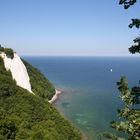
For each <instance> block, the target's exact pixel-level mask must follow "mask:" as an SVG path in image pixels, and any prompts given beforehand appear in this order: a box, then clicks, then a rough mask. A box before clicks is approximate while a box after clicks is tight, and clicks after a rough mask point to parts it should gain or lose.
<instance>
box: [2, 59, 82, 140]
mask: <svg viewBox="0 0 140 140" xmlns="http://www.w3.org/2000/svg"><path fill="white" fill-rule="evenodd" d="M29 67H30V66H29ZM29 69H33V68H28V70H29ZM35 71H36V70H35ZM33 72H34V70H33ZM36 73H37V71H36ZM34 74H35V73H34ZM39 75H40V73H39ZM37 76H38V75H36V77H37ZM39 79H40V78H39ZM34 86H35V83H34ZM52 89H53V88H52ZM52 89H51V88H50V91H51V90H52ZM41 90H43V89H41ZM34 91H35V89H34ZM39 91H40V90H38V91H37V92H39ZM35 94H36V92H35ZM41 97H42V96H41ZM41 97H40V95H39V96H36V95H33V94H31V93H29V92H28V91H27V90H25V89H22V88H20V87H18V86H17V85H16V82H15V81H14V80H13V79H12V76H11V73H10V72H9V71H6V70H5V68H4V63H3V59H2V58H0V140H81V135H80V133H79V131H78V130H77V129H76V128H75V127H74V126H73V125H71V124H70V123H69V122H68V121H67V120H66V119H64V118H63V117H62V116H61V115H60V114H59V112H58V111H57V110H56V109H55V108H54V107H53V106H52V105H51V104H49V103H48V102H47V101H45V100H44V99H43V98H41Z"/></svg>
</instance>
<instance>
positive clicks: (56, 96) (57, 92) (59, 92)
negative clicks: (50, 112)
mask: <svg viewBox="0 0 140 140" xmlns="http://www.w3.org/2000/svg"><path fill="white" fill-rule="evenodd" d="M61 93H62V91H61V90H58V89H55V94H54V96H53V97H52V99H51V100H49V101H48V102H49V103H50V104H52V103H54V102H55V101H56V100H57V99H58V96H59V95H60V94H61Z"/></svg>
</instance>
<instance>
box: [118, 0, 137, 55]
mask: <svg viewBox="0 0 140 140" xmlns="http://www.w3.org/2000/svg"><path fill="white" fill-rule="evenodd" d="M136 2H137V1H136V0H120V3H119V4H121V5H123V6H124V8H125V9H128V8H129V7H130V6H132V5H134V4H135V3H136ZM131 21H132V22H131V23H130V24H129V28H132V27H136V28H140V19H138V18H135V19H131ZM133 41H134V43H135V44H134V45H132V46H131V47H130V48H129V51H130V53H132V54H135V53H140V37H139V36H138V37H137V38H135V39H134V40H133Z"/></svg>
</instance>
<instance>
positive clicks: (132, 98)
mask: <svg viewBox="0 0 140 140" xmlns="http://www.w3.org/2000/svg"><path fill="white" fill-rule="evenodd" d="M136 2H137V1H136V0H120V2H119V4H121V5H123V6H124V9H128V8H129V7H130V6H132V5H134V4H135V3H136ZM132 27H136V28H139V27H140V19H132V23H131V24H129V28H132ZM133 41H134V43H135V45H132V46H131V47H130V48H129V51H130V53H132V54H135V53H140V37H137V38H135V39H134V40H133ZM139 84H140V82H139ZM117 85H118V89H119V91H120V98H121V100H122V101H123V102H124V107H123V108H122V109H118V116H119V118H121V120H120V121H112V122H111V127H112V128H114V129H116V130H117V131H122V132H124V133H123V134H124V135H123V137H119V136H116V135H114V134H112V133H104V134H103V135H104V137H105V138H108V139H112V140H125V139H126V138H127V139H128V140H140V86H135V87H132V88H131V89H129V88H128V81H127V78H126V77H122V78H121V79H120V81H119V82H117Z"/></svg>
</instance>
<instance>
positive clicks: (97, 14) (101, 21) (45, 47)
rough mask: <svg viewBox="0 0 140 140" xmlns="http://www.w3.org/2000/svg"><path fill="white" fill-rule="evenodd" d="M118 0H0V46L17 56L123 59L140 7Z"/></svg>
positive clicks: (139, 4) (135, 35)
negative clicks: (132, 23) (126, 8)
mask: <svg viewBox="0 0 140 140" xmlns="http://www.w3.org/2000/svg"><path fill="white" fill-rule="evenodd" d="M118 1H119V0H107V1H105V0H102V1H99V0H0V7H1V8H0V18H1V20H0V34H1V35H0V43H1V44H2V45H3V46H5V47H11V48H13V49H14V50H15V51H16V52H18V53H19V54H20V55H47V56H48V55H49V56H50V55H53V56H54V55H56V56H59V55H63V56H96V55H128V54H129V52H128V47H129V46H131V45H132V43H133V41H132V40H133V39H134V38H135V37H137V35H138V34H139V32H138V30H136V29H129V28H128V24H129V23H130V19H131V18H136V17H138V16H139V15H138V11H139V9H140V3H137V4H136V5H135V6H133V7H131V8H130V9H129V10H124V9H123V7H122V6H120V5H118Z"/></svg>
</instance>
